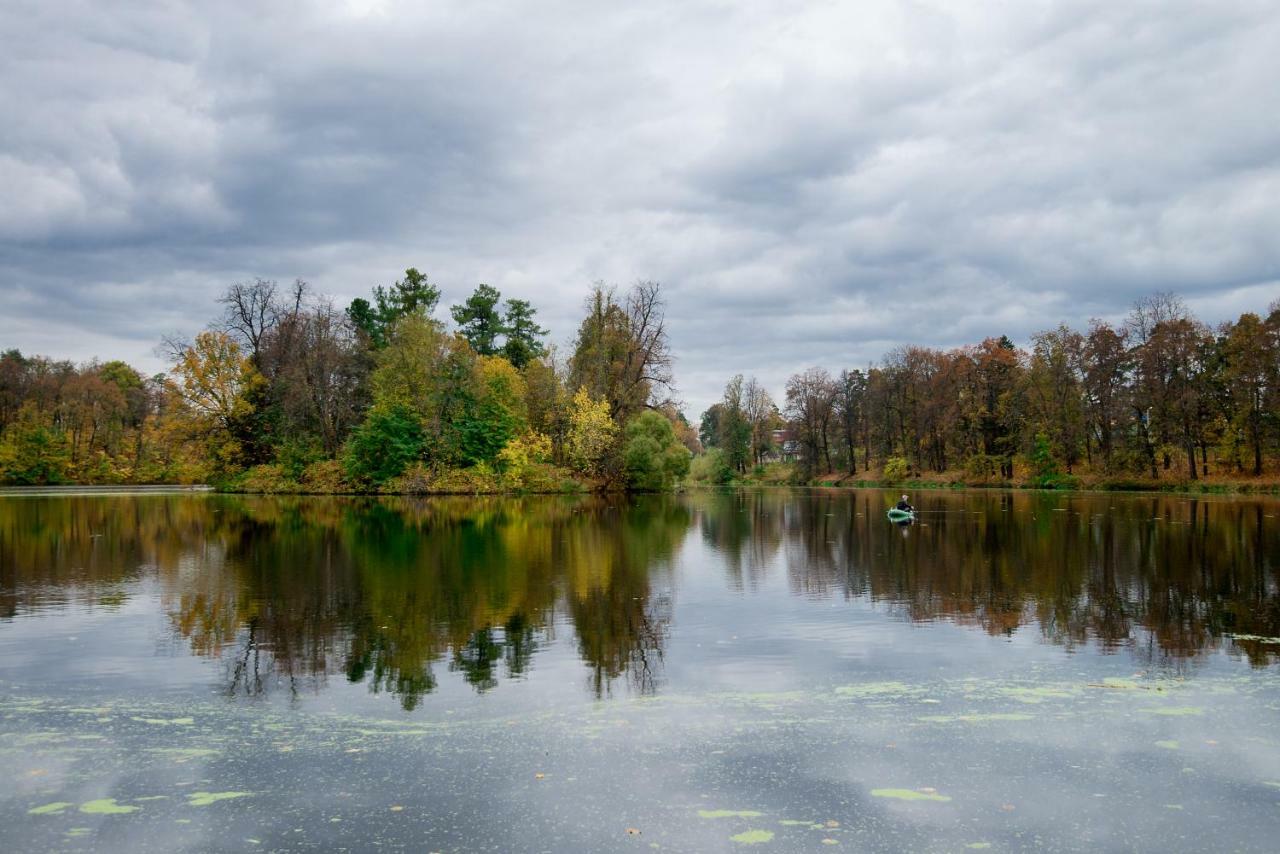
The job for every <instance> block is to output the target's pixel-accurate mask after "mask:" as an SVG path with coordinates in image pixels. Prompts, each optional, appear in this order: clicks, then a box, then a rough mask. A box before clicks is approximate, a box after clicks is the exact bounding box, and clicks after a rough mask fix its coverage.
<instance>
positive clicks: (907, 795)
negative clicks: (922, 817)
mask: <svg viewBox="0 0 1280 854" xmlns="http://www.w3.org/2000/svg"><path fill="white" fill-rule="evenodd" d="M871 796H872V797H873V798H893V799H894V800H898V801H940V802H942V803H945V802H947V801H949V800H951V797H950V796H949V795H939V794H938V793H937V792H917V791H916V790H915V789H872V790H871Z"/></svg>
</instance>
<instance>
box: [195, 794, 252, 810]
mask: <svg viewBox="0 0 1280 854" xmlns="http://www.w3.org/2000/svg"><path fill="white" fill-rule="evenodd" d="M252 794H253V792H192V793H191V794H190V795H187V806H189V807H207V806H209V804H215V803H217V802H218V801H230V800H234V799H236V798H247V797H249V796H250V795H252Z"/></svg>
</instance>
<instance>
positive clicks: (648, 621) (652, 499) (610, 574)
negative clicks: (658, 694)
mask: <svg viewBox="0 0 1280 854" xmlns="http://www.w3.org/2000/svg"><path fill="white" fill-rule="evenodd" d="M618 509H619V508H617V507H609V508H608V509H607V510H605V511H604V513H603V515H601V516H599V517H597V518H596V519H593V520H592V524H591V525H590V526H587V527H584V528H581V529H579V530H577V531H575V532H574V534H575V535H576V536H575V538H574V539H571V540H570V542H569V545H568V548H567V549H566V559H567V560H568V562H569V563H568V574H569V577H570V580H571V585H572V589H571V591H570V594H569V597H568V600H569V601H568V608H569V614H570V615H571V616H572V618H573V625H574V628H575V629H576V630H577V633H578V650H579V653H580V654H581V656H582V659H583V660H584V661H585V662H586V663H587V666H588V667H590V668H591V676H590V684H591V689H592V691H593V692H594V693H595V694H596V696H603V695H604V694H606V693H608V691H609V690H610V687H611V685H612V683H613V681H614V680H615V679H617V678H618V677H619V676H621V675H623V674H624V673H625V674H627V676H628V678H629V679H630V681H631V685H632V687H633V688H634V689H635V690H636V691H638V692H639V693H642V694H647V693H652V692H653V691H654V690H656V688H657V686H658V683H659V681H660V677H661V667H662V650H663V646H664V644H665V643H666V639H667V634H668V632H669V629H670V624H671V611H672V600H671V596H670V594H668V593H660V594H659V595H656V596H655V595H653V593H652V588H653V581H654V579H655V577H656V576H657V574H658V573H659V572H660V571H663V570H665V569H666V568H668V567H669V564H670V561H671V558H672V557H673V556H674V554H675V552H676V550H677V549H678V548H679V545H680V543H681V541H682V540H683V538H684V535H685V532H686V531H687V530H688V527H689V513H688V510H687V509H686V508H685V507H684V506H683V505H681V504H678V503H676V502H674V501H673V500H671V499H670V498H665V497H657V496H645V497H643V498H638V499H636V500H635V502H634V504H633V505H632V506H631V507H630V508H628V510H627V512H626V513H625V514H620V513H619V512H618ZM667 583H668V584H669V578H668V579H667Z"/></svg>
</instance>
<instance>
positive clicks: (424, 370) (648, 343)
mask: <svg viewBox="0 0 1280 854" xmlns="http://www.w3.org/2000/svg"><path fill="white" fill-rule="evenodd" d="M439 300H440V291H439V289H438V288H437V287H436V286H435V285H433V284H431V283H430V282H429V281H428V280H427V277H426V276H425V275H423V274H422V273H421V272H419V271H418V270H417V269H414V268H410V269H408V270H406V271H405V275H404V278H403V279H401V280H400V281H397V282H395V283H393V284H392V285H390V286H389V287H377V288H375V289H374V291H373V293H372V294H371V299H363V298H361V299H356V300H353V301H352V302H351V304H350V305H349V306H347V307H346V308H345V309H339V308H338V307H337V306H335V304H334V302H333V301H332V300H331V299H329V298H326V297H324V296H320V295H317V294H315V293H313V292H312V290H311V288H309V287H308V286H307V284H306V283H304V282H301V281H297V282H295V283H294V284H293V285H292V286H291V287H287V288H284V287H281V286H280V285H278V284H277V283H276V282H274V281H268V280H263V279H258V280H255V281H253V282H249V283H239V284H234V285H232V286H231V287H230V288H228V289H227V291H226V292H225V294H224V295H223V296H222V298H221V301H220V302H221V305H222V307H223V309H224V311H223V314H222V316H221V317H219V318H217V319H216V321H215V322H214V323H212V324H211V325H210V326H209V328H208V329H206V330H205V331H203V332H201V333H199V334H198V335H196V336H195V339H194V340H191V341H183V340H171V341H167V342H166V344H165V350H166V351H167V354H168V356H169V357H170V360H171V362H172V365H173V367H172V369H171V370H170V371H168V372H167V373H164V374H160V375H157V376H154V377H144V376H143V375H142V374H141V373H140V372H139V371H137V370H135V369H134V368H132V367H130V366H129V365H127V364H125V363H123V362H119V361H112V362H105V363H98V362H90V363H88V364H84V365H79V366H77V365H74V364H72V363H70V362H66V361H54V360H51V359H47V358H43V357H30V358H28V357H25V356H23V355H22V354H21V353H19V352H17V351H16V350H9V351H7V352H5V353H4V354H3V355H0V481H3V482H5V483H11V484H57V483H86V484H111V483H212V484H214V485H216V486H218V487H220V488H223V489H229V490H240V491H249V492H325V493H328V492H396V493H432V492H464V493H473V492H501V491H532V492H559V491H577V490H582V489H600V488H622V487H625V488H631V489H644V490H659V489H667V488H669V487H670V486H671V485H672V484H673V483H674V482H675V481H676V480H678V479H680V478H682V477H683V476H684V475H685V474H686V473H687V471H688V467H689V459H690V455H691V451H692V449H695V448H696V447H697V440H696V437H695V436H694V433H693V430H692V428H691V427H690V426H689V425H688V424H687V423H686V422H685V421H684V419H683V416H681V415H680V414H679V412H678V410H677V409H676V407H675V404H674V403H672V402H671V400H670V392H671V391H672V389H673V385H672V373H671V364H672V357H671V352H670V343H669V340H668V336H667V330H666V325H665V315H664V303H663V299H662V292H661V288H660V287H659V286H658V285H657V284H656V283H653V282H640V283H637V284H636V285H635V286H634V287H632V288H631V289H630V290H628V291H627V292H625V293H623V294H619V293H618V292H617V290H616V289H615V288H612V287H607V286H605V285H603V284H597V285H596V286H594V287H593V288H592V290H591V292H590V294H589V296H588V298H587V300H586V316H585V317H584V318H583V320H582V323H581V326H580V328H579V330H578V334H577V337H576V339H575V342H574V346H573V352H572V353H571V354H570V355H569V357H568V358H567V359H566V360H564V361H560V360H559V359H558V358H557V355H556V354H555V353H554V352H553V351H552V350H551V349H549V348H548V347H547V346H546V345H545V344H544V340H545V337H546V335H547V330H545V329H543V328H541V327H540V326H539V325H538V323H537V321H536V315H537V312H536V309H535V308H534V307H533V306H532V305H531V304H530V303H528V302H526V301H524V300H518V299H508V300H505V301H504V300H503V299H502V295H501V294H500V293H499V292H498V291H497V290H496V289H494V288H492V287H490V286H488V285H483V284H482V285H480V286H479V287H478V288H476V290H475V292H474V293H473V294H471V296H470V297H468V298H467V299H466V300H465V301H464V302H462V303H461V304H458V305H454V306H452V307H451V309H450V312H449V313H450V316H451V317H452V319H453V321H454V323H455V324H456V329H454V330H452V331H450V330H449V329H448V328H447V327H446V325H445V324H444V323H443V322H441V321H440V320H438V319H436V318H435V317H434V316H433V313H434V311H435V309H436V308H437V306H438V303H439Z"/></svg>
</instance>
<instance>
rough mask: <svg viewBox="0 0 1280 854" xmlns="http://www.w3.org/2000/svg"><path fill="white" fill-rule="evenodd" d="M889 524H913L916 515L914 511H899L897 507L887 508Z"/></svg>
mask: <svg viewBox="0 0 1280 854" xmlns="http://www.w3.org/2000/svg"><path fill="white" fill-rule="evenodd" d="M888 515H889V521H890V522H914V521H915V520H916V513H915V511H914V510H899V509H898V508H897V507H890V508H889V514H888Z"/></svg>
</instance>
